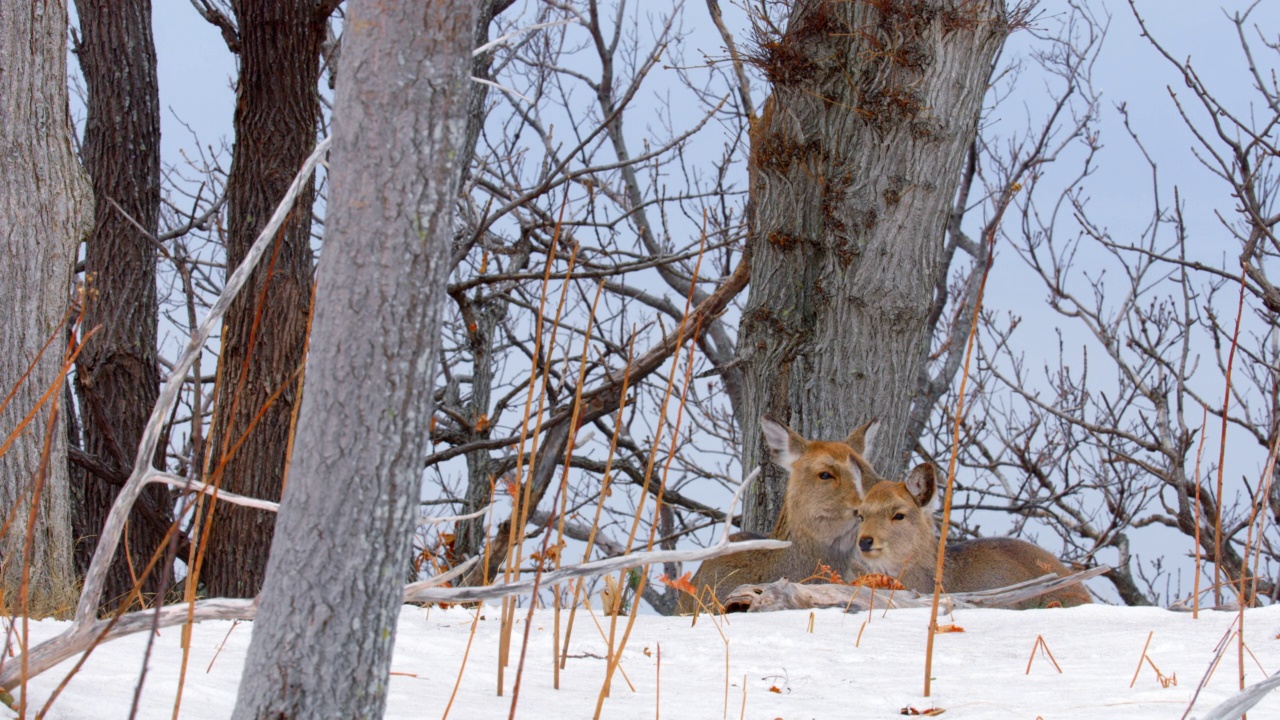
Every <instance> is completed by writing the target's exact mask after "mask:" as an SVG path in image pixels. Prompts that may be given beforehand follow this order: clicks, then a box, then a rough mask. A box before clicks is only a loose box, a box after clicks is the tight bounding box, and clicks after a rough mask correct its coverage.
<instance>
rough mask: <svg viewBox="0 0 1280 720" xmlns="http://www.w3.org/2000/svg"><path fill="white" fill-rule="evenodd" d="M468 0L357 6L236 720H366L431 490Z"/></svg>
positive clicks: (383, 689) (379, 696) (380, 682)
mask: <svg viewBox="0 0 1280 720" xmlns="http://www.w3.org/2000/svg"><path fill="white" fill-rule="evenodd" d="M474 11H475V7H474V3H473V2H472V1H471V0H431V1H429V2H426V3H423V2H420V1H411V0H401V2H381V3H377V4H375V3H372V2H368V3H364V2H355V1H353V2H351V3H349V5H348V10H347V18H346V28H347V29H346V36H345V38H344V40H343V43H344V47H343V56H342V66H341V68H340V69H339V76H338V87H337V98H336V106H335V107H336V110H335V118H334V150H333V153H332V164H331V167H332V170H331V175H330V177H331V179H332V191H331V194H330V201H329V213H328V222H327V227H326V241H325V252H324V256H323V260H322V263H323V266H322V268H321V269H320V283H321V286H320V289H319V291H318V293H317V298H316V311H315V320H314V325H313V328H314V330H313V342H312V345H311V351H310V356H309V359H308V372H307V392H306V395H305V397H304V398H303V404H302V411H301V415H300V418H299V424H298V431H297V449H296V451H295V452H294V455H293V467H292V469H291V472H290V477H291V481H290V483H289V487H288V489H287V491H286V492H285V495H284V502H283V505H282V507H281V510H280V518H279V531H278V532H277V534H276V538H275V542H274V544H273V548H272V553H271V559H270V562H269V564H268V567H267V578H266V584H265V586H264V588H263V591H262V603H261V608H260V610H259V612H258V617H257V620H256V621H255V623H254V632H253V641H252V644H251V645H250V648H249V653H248V657H247V659H246V661H245V667H244V676H243V679H242V681H241V686H240V687H241V690H240V695H239V697H238V698H237V701H236V709H235V712H234V715H235V717H238V718H268V717H269V718H294V717H301V718H312V717H315V718H321V717H324V718H328V717H344V718H373V717H381V716H382V712H383V709H384V708H385V704H386V694H387V685H388V680H389V674H390V662H391V650H392V644H393V640H394V637H395V625H396V620H397V617H398V614H399V610H400V605H401V599H402V597H403V594H402V593H403V587H402V584H401V579H402V578H403V573H404V567H405V565H406V563H407V562H408V559H409V549H410V540H411V532H412V528H413V519H414V517H415V514H416V512H415V511H416V508H417V503H418V497H419V492H420V487H421V477H422V463H423V458H424V452H423V444H422V439H423V438H424V437H426V436H427V431H428V423H429V421H430V417H431V410H432V408H431V396H432V388H433V387H434V385H435V377H436V373H437V365H436V363H437V355H438V350H439V344H440V337H439V323H440V312H441V305H442V301H443V298H444V295H443V292H442V290H443V288H444V283H445V280H446V278H447V276H448V272H449V264H450V261H449V258H450V253H449V247H450V241H451V238H452V230H453V228H452V218H453V212H452V210H453V207H454V202H455V200H456V197H457V190H458V179H459V175H460V172H461V168H460V167H459V163H458V158H459V148H460V145H461V143H462V140H463V134H464V131H465V126H466V110H467V84H468V75H469V72H468V71H469V70H470V67H471V62H470V56H469V53H468V50H469V48H470V47H471V38H472V28H473V22H474V17H473V15H474Z"/></svg>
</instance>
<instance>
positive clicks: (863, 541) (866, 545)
mask: <svg viewBox="0 0 1280 720" xmlns="http://www.w3.org/2000/svg"><path fill="white" fill-rule="evenodd" d="M874 542H875V541H874V540H873V539H872V538H870V537H867V536H866V535H863V536H862V537H860V538H858V548H859V549H860V550H862V552H870V551H871V545H872V543H874Z"/></svg>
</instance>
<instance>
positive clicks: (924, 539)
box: [857, 464, 1092, 610]
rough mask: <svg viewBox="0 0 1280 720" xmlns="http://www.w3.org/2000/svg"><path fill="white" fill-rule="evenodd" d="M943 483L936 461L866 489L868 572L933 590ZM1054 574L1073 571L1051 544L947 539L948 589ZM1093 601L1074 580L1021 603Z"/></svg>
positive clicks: (862, 511)
mask: <svg viewBox="0 0 1280 720" xmlns="http://www.w3.org/2000/svg"><path fill="white" fill-rule="evenodd" d="M936 488H937V483H936V480H935V471H934V468H933V465H929V464H925V465H920V466H918V467H916V468H915V469H914V470H912V471H911V473H910V475H909V476H908V477H907V480H906V482H886V483H880V484H879V485H876V486H875V487H873V488H871V489H870V490H868V491H867V495H866V497H865V498H864V499H863V501H862V505H861V506H860V507H859V509H858V515H859V518H860V519H861V527H860V529H859V531H858V551H857V556H858V558H859V561H860V562H861V564H862V565H864V566H865V567H866V568H867V570H868V571H869V572H874V573H884V574H886V575H891V576H893V577H896V578H898V579H899V580H901V581H902V584H903V585H906V586H907V588H909V589H911V590H915V591H917V592H933V585H934V573H935V570H936V568H937V553H938V530H937V523H936V522H935V520H934V518H933V511H932V501H933V497H934V494H935V491H936ZM1048 573H1055V574H1057V575H1059V576H1065V575H1069V574H1071V571H1070V570H1069V569H1067V567H1066V566H1065V565H1063V564H1062V562H1061V561H1059V560H1058V558H1056V557H1054V556H1053V555H1051V554H1049V553H1048V552H1046V551H1045V550H1043V549H1041V548H1039V547H1037V546H1035V545H1033V544H1031V543H1029V542H1027V541H1025V540H1018V539H1016V538H981V539H977V540H965V541H962V542H958V543H954V544H948V545H947V551H946V556H945V558H944V561H943V566H942V587H943V589H945V590H946V591H947V592H974V591H978V590H991V589H994V588H1000V587H1005V586H1008V585H1012V584H1014V583H1019V582H1022V581H1024V580H1032V579H1035V578H1038V577H1041V576H1043V575H1046V574H1048ZM1089 602H1092V600H1091V599H1090V597H1089V593H1088V591H1087V590H1085V589H1084V588H1083V587H1081V586H1080V585H1073V586H1071V587H1069V588H1064V589H1062V590H1058V591H1056V592H1052V593H1049V594H1047V595H1041V596H1040V597H1037V598H1032V599H1030V600H1026V601H1024V602H1022V603H1019V604H1017V605H1015V606H1013V607H1014V608H1016V609H1019V610H1024V609H1027V608H1037V607H1046V606H1049V605H1051V604H1053V603H1058V604H1060V605H1063V606H1068V607H1069V606H1072V605H1082V604H1085V603H1089Z"/></svg>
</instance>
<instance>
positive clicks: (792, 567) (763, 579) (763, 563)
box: [679, 418, 880, 614]
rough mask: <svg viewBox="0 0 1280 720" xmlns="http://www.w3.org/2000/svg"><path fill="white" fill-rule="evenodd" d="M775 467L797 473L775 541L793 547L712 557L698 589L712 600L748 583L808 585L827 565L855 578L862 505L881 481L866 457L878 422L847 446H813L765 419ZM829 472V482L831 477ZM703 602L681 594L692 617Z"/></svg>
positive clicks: (700, 573) (702, 571)
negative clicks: (865, 492)
mask: <svg viewBox="0 0 1280 720" xmlns="http://www.w3.org/2000/svg"><path fill="white" fill-rule="evenodd" d="M761 423H762V429H763V430H764V434H765V439H766V440H767V441H768V443H769V447H770V448H771V449H772V450H773V461H774V462H775V463H777V464H778V465H779V466H781V467H783V468H787V469H789V470H790V471H791V477H790V478H789V479H788V481H787V495H786V498H785V500H784V501H783V510H782V513H781V515H780V516H779V518H778V523H777V525H776V526H775V527H774V531H773V537H774V538H777V539H779V540H789V541H791V547H788V548H782V549H778V550H748V551H746V552H741V553H735V554H733V555H724V556H721V557H717V558H711V559H710V560H706V561H704V562H703V563H702V566H701V567H699V568H698V572H697V573H695V574H694V576H693V580H692V583H693V586H694V587H695V588H696V589H697V590H698V592H699V593H701V594H702V596H703V600H704V602H706V603H707V604H708V605H711V606H713V607H714V604H712V603H710V602H709V601H708V600H707V599H706V590H705V589H706V588H710V589H711V592H712V593H714V594H715V598H716V601H717V602H719V603H723V602H724V600H725V598H726V597H728V595H729V593H730V592H732V591H733V589H734V588H736V587H738V586H739V585H743V584H746V583H770V582H773V581H775V580H778V579H781V578H784V577H785V578H788V579H790V580H794V581H796V582H801V581H805V580H808V579H810V578H812V577H813V576H814V574H815V573H816V572H817V571H818V566H819V565H820V564H821V565H826V566H828V567H830V568H831V569H832V570H834V571H835V572H838V573H841V574H842V575H850V576H851V575H852V574H854V573H853V572H852V571H853V558H854V543H855V542H856V540H857V532H856V531H857V515H856V511H857V507H858V503H860V502H861V500H862V495H861V488H862V487H863V485H864V483H866V482H875V481H878V480H880V478H879V476H877V475H876V474H875V471H874V470H872V469H871V465H869V464H868V463H867V461H866V460H865V459H863V457H862V452H863V451H865V449H866V445H867V443H868V442H869V441H870V440H871V439H872V438H873V437H874V430H875V422H874V421H872V422H869V423H867V424H866V425H863V426H862V427H859V428H858V429H856V430H854V431H853V432H852V433H851V434H850V435H849V437H847V438H845V440H844V441H843V442H823V441H818V440H806V439H804V438H802V437H800V435H798V434H796V433H795V432H794V431H792V430H791V429H790V428H788V427H786V426H785V425H782V424H779V423H776V422H773V421H772V420H770V419H768V418H761ZM824 474H826V475H827V477H823V475H824ZM696 607H697V602H696V601H695V600H694V598H693V597H691V596H690V595H688V594H684V595H681V597H680V603H679V612H681V613H683V614H688V613H692V612H693V611H694V609H695V608H696Z"/></svg>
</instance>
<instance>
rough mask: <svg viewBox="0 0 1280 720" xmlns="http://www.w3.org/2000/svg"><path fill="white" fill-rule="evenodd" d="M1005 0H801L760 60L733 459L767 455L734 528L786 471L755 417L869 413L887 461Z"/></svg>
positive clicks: (918, 364) (923, 353)
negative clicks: (764, 89)
mask: <svg viewBox="0 0 1280 720" xmlns="http://www.w3.org/2000/svg"><path fill="white" fill-rule="evenodd" d="M1006 34H1007V16H1006V11H1005V5H1004V2H1003V0H978V1H977V2H971V1H970V0H884V1H880V2H863V1H855V2H844V1H838V0H798V1H797V2H796V3H795V4H794V5H793V6H792V8H791V10H790V16H789V18H788V22H787V26H786V30H785V32H784V34H783V35H782V36H781V37H777V38H765V40H764V42H762V43H761V45H760V57H759V58H758V61H759V62H760V64H761V66H762V68H763V70H764V71H765V73H766V75H767V76H768V78H769V80H770V81H771V82H772V83H773V96H772V97H771V98H770V99H769V101H768V102H767V103H766V104H765V108H764V112H763V116H762V117H761V119H760V120H759V122H758V123H756V125H755V127H754V128H753V130H752V146H751V188H750V189H751V194H752V200H753V203H754V207H755V215H754V219H753V222H752V227H751V229H750V236H749V239H748V252H750V253H751V294H750V298H749V299H748V301H747V306H746V308H745V310H744V312H743V319H742V324H741V329H740V331H739V340H738V352H739V355H740V357H741V358H742V359H743V360H744V364H743V368H744V372H743V375H744V392H743V400H744V403H743V405H744V409H745V412H744V413H743V418H742V421H743V430H744V432H743V436H744V448H743V456H742V457H743V464H744V466H746V467H747V468H748V469H750V468H751V467H754V466H755V465H757V464H764V465H765V466H766V471H765V472H764V473H762V476H761V479H760V481H759V482H758V484H757V485H756V486H755V487H754V488H752V490H751V491H750V492H748V494H747V501H746V505H745V511H746V517H747V521H746V523H745V527H746V529H747V530H751V531H754V532H758V533H767V532H769V530H770V529H771V528H772V527H773V525H774V522H775V519H776V518H777V515H778V512H779V511H780V509H781V507H782V496H783V488H784V487H785V483H786V476H785V473H783V472H782V471H781V470H779V469H777V468H776V467H773V466H771V465H769V463H768V450H767V448H766V447H765V445H764V443H763V442H762V438H761V436H760V432H759V430H758V427H759V416H760V415H761V413H768V414H770V415H772V416H773V417H775V418H777V419H778V420H780V421H783V422H786V423H789V424H790V425H791V427H793V428H795V430H796V431H797V432H799V433H800V434H802V435H804V436H806V437H813V438H821V439H826V440H831V439H837V438H841V437H844V436H845V435H846V434H848V432H849V431H850V430H851V429H853V428H854V427H856V426H857V425H859V424H861V423H864V422H866V421H867V420H870V419H872V418H879V419H880V422H881V430H880V435H879V441H878V442H877V443H876V444H875V446H874V447H873V448H871V450H870V454H869V457H868V459H869V460H870V461H871V463H872V465H873V466H874V467H875V468H876V469H877V470H878V471H879V472H880V474H881V475H883V476H885V477H889V478H892V477H895V476H896V475H897V474H899V473H900V472H901V471H902V469H903V467H904V465H905V461H906V458H907V455H908V453H909V451H910V447H908V446H907V442H906V429H907V423H908V414H909V412H910V409H911V399H912V396H913V394H914V393H915V388H916V385H917V383H918V379H919V377H920V375H921V373H922V372H923V371H924V366H925V362H926V359H927V353H928V342H929V337H928V334H927V327H926V324H927V320H928V316H929V308H930V303H931V302H932V299H933V293H934V285H935V281H936V278H937V277H938V273H939V271H940V268H939V264H940V261H941V255H942V250H943V240H944V238H943V230H944V226H945V224H946V221H947V218H948V214H949V212H950V209H951V202H952V200H953V198H954V195H955V191H956V184H957V182H958V180H959V177H960V171H961V168H962V166H963V163H964V158H965V152H966V150H967V149H968V147H969V144H970V142H971V141H972V139H973V135H974V133H975V132H976V123H977V118H978V114H979V111H980V109H981V104H982V98H983V96H984V94H985V92H986V80H987V77H988V74H989V72H990V69H991V64H992V62H993V59H994V56H995V54H996V52H997V50H999V48H1000V46H1001V43H1002V42H1003V40H1004V37H1005V35H1006Z"/></svg>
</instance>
